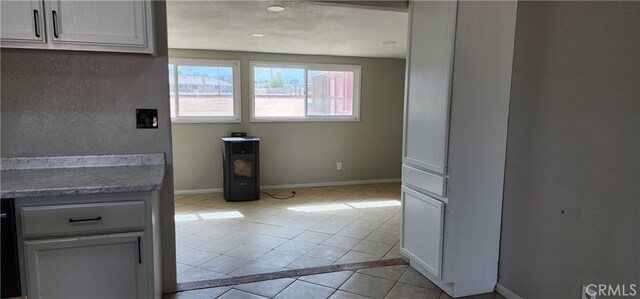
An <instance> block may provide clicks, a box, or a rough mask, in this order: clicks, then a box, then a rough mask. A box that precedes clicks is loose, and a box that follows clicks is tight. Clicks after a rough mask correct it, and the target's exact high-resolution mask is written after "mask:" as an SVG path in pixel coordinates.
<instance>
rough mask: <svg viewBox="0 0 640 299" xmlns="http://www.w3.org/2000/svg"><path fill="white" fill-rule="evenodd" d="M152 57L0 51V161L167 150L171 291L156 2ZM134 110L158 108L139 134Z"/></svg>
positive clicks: (161, 33)
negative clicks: (151, 126)
mask: <svg viewBox="0 0 640 299" xmlns="http://www.w3.org/2000/svg"><path fill="white" fill-rule="evenodd" d="M155 3H156V4H155V5H156V7H155V8H156V15H155V20H156V21H157V26H156V30H157V31H156V44H157V56H155V57H153V56H151V55H145V54H122V53H100V52H73V51H53V50H20V49H2V52H1V60H2V61H1V74H2V78H1V82H0V83H1V84H2V93H1V99H2V114H1V115H2V147H1V148H2V153H1V154H2V157H19V156H61V155H85V154H123V153H158V152H163V153H165V156H166V159H167V168H166V175H165V178H164V185H163V189H162V192H161V217H162V219H161V226H162V250H163V269H162V270H163V281H164V284H163V286H164V289H165V290H173V289H174V288H175V275H176V274H175V240H174V239H175V237H174V223H173V212H174V206H173V173H172V164H173V163H172V155H171V126H170V125H169V124H170V119H169V88H168V79H167V77H168V71H167V40H166V10H165V4H164V2H159V1H158V2H155ZM136 108H156V109H158V110H159V114H160V115H159V123H160V126H159V129H157V130H138V129H136V124H135V109H136Z"/></svg>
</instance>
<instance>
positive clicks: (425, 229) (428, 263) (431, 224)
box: [400, 187, 445, 278]
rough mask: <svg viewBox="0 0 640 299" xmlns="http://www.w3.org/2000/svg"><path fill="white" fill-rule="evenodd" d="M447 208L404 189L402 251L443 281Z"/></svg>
mask: <svg viewBox="0 0 640 299" xmlns="http://www.w3.org/2000/svg"><path fill="white" fill-rule="evenodd" d="M444 210H445V204H444V203H443V202H441V201H439V200H437V199H434V198H432V197H430V196H427V195H425V194H422V193H419V192H417V191H414V190H412V189H409V188H407V187H403V188H402V234H401V236H402V240H401V242H400V243H401V244H400V250H401V251H402V253H403V254H404V255H406V256H408V257H409V258H410V259H411V261H412V262H414V263H418V264H419V265H420V266H422V267H423V268H424V269H426V270H428V271H429V272H430V273H431V274H433V276H435V277H438V278H441V273H442V238H443V227H444Z"/></svg>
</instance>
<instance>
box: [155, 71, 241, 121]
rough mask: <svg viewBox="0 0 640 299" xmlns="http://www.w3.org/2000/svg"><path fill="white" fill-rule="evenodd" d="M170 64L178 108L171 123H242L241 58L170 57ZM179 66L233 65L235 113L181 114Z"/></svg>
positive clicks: (176, 106)
mask: <svg viewBox="0 0 640 299" xmlns="http://www.w3.org/2000/svg"><path fill="white" fill-rule="evenodd" d="M168 64H169V65H173V82H174V86H176V89H175V91H174V92H175V98H174V101H175V102H174V107H175V109H176V116H171V123H242V103H241V101H242V96H241V90H242V82H241V81H240V78H241V77H240V60H226V59H195V58H169V63H168ZM178 66H203V67H231V68H232V70H233V115H232V116H180V95H179V90H180V88H179V82H178ZM167 67H168V66H167Z"/></svg>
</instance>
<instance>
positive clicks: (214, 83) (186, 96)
mask: <svg viewBox="0 0 640 299" xmlns="http://www.w3.org/2000/svg"><path fill="white" fill-rule="evenodd" d="M239 66H240V62H239V61H233V60H200V59H170V60H169V95H170V100H171V104H170V106H171V120H172V122H194V123H206V122H211V123H216V122H219V123H223V122H240V114H241V113H240V70H239Z"/></svg>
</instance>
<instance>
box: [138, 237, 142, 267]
mask: <svg viewBox="0 0 640 299" xmlns="http://www.w3.org/2000/svg"><path fill="white" fill-rule="evenodd" d="M140 243H142V238H141V237H138V264H142V250H141V248H140V247H142V245H141V244H140Z"/></svg>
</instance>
